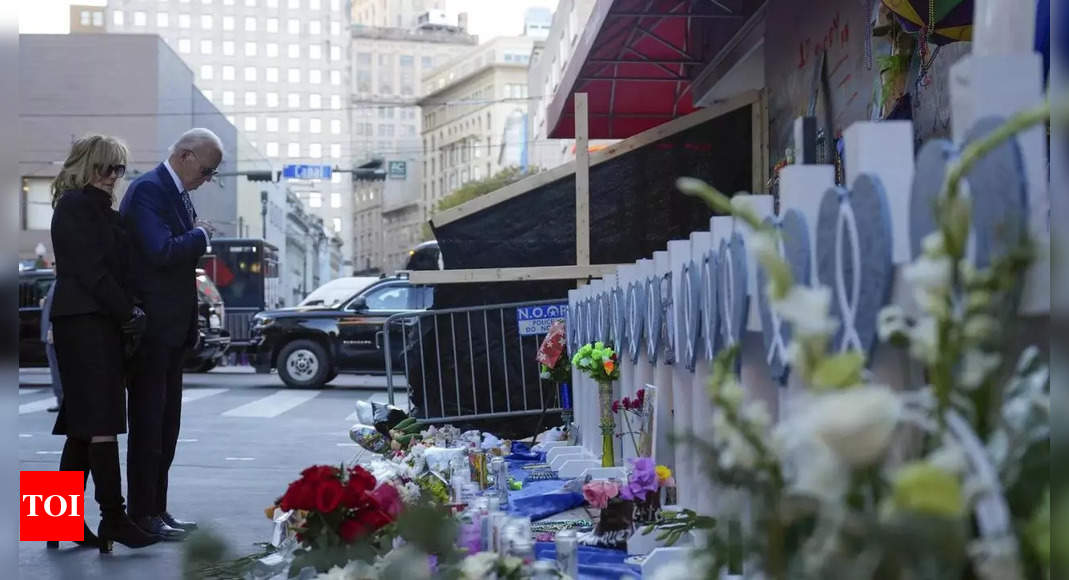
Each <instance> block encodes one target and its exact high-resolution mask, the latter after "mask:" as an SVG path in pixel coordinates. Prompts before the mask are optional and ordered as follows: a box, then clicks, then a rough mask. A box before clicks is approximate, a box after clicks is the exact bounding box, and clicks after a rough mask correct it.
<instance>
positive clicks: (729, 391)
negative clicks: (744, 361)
mask: <svg viewBox="0 0 1069 580" xmlns="http://www.w3.org/2000/svg"><path fill="white" fill-rule="evenodd" d="M743 396H745V393H743V391H742V386H740V385H739V382H738V381H737V380H735V378H734V377H729V378H728V379H727V380H726V381H725V382H724V384H723V385H721V386H720V398H722V399H724V403H726V404H727V405H730V406H731V407H732V408H737V407H738V406H739V404H741V403H742V398H743Z"/></svg>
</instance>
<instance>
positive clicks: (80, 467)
mask: <svg viewBox="0 0 1069 580" xmlns="http://www.w3.org/2000/svg"><path fill="white" fill-rule="evenodd" d="M59 470H60V471H81V472H82V473H83V477H82V491H83V492H84V491H85V482H87V481H89V442H88V441H85V440H83V439H75V438H73V437H67V441H66V443H64V444H63V455H60V457H59ZM83 525H84V526H85V530H84V531H83V532H82V540H81V541H80V542H79V541H77V540H76V541H75V542H74V543H75V544H78V545H79V546H82V547H83V548H95V547H97V546H98V545H99V542H98V540H97V536H96V534H94V533H93V530H90V529H89V526H88V525H85V524H83ZM48 547H49V548H50V549H53V550H54V549H56V548H59V542H48Z"/></svg>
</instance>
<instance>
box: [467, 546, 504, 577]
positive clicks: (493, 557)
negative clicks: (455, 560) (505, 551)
mask: <svg viewBox="0 0 1069 580" xmlns="http://www.w3.org/2000/svg"><path fill="white" fill-rule="evenodd" d="M496 566H497V554H496V553H494V552H479V553H478V554H473V555H471V556H468V557H467V558H464V561H463V562H461V563H460V575H461V577H462V578H464V579H465V580H483V579H484V578H486V577H487V576H489V575H490V573H491V572H493V571H494V568H495V567H496Z"/></svg>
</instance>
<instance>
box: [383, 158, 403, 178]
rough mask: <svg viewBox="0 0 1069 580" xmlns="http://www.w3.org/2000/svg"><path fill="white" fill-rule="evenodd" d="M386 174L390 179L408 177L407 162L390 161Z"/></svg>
mask: <svg viewBox="0 0 1069 580" xmlns="http://www.w3.org/2000/svg"><path fill="white" fill-rule="evenodd" d="M386 175H387V176H388V177H389V178H390V179H407V177H408V164H407V163H406V162H404V161H390V162H389V164H388V166H387V169H386Z"/></svg>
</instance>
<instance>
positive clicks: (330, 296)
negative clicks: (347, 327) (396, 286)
mask: <svg viewBox="0 0 1069 580" xmlns="http://www.w3.org/2000/svg"><path fill="white" fill-rule="evenodd" d="M380 279H381V278H379V277H378V276H360V277H356V276H352V277H347V278H338V279H336V280H331V281H330V282H327V283H326V284H323V285H322V286H320V287H319V288H316V289H315V290H313V291H312V293H311V294H309V295H308V296H306V297H305V298H304V300H301V303H300V304H298V305H297V306H323V307H328V308H333V307H335V306H337V305H339V304H341V303H342V302H345V301H346V300H348V299H350V298H352V297H353V296H355V295H356V293H357V292H359V291H361V290H363V289H364V288H367V287H368V286H371V285H372V284H374V283H375V282H378V281H379V280H380Z"/></svg>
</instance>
